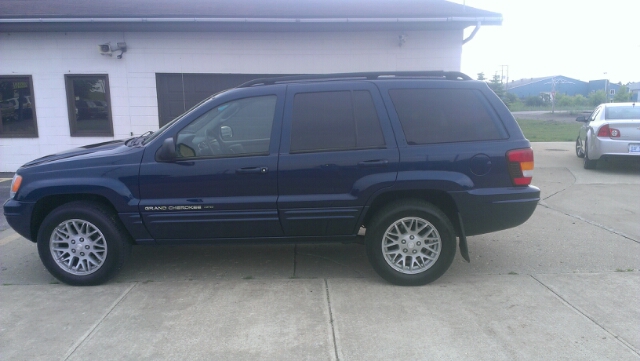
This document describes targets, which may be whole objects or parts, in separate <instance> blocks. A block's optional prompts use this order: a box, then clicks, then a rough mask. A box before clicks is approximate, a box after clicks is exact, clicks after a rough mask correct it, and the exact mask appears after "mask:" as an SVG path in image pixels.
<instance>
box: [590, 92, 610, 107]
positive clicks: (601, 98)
mask: <svg viewBox="0 0 640 361" xmlns="http://www.w3.org/2000/svg"><path fill="white" fill-rule="evenodd" d="M588 99H589V104H590V105H593V106H594V107H597V106H598V105H600V104H602V103H606V102H607V93H605V92H604V90H598V91H595V92H592V93H589V97H588Z"/></svg>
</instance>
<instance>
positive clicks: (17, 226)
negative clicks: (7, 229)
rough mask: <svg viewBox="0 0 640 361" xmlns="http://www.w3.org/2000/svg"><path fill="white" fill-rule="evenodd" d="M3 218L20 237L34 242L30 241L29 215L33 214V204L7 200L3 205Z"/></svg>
mask: <svg viewBox="0 0 640 361" xmlns="http://www.w3.org/2000/svg"><path fill="white" fill-rule="evenodd" d="M3 208H4V217H5V218H6V219H7V223H9V225H10V226H11V228H13V229H14V230H15V231H16V232H18V233H19V234H20V235H21V236H22V237H24V238H26V239H28V240H30V241H32V242H35V240H34V239H31V238H32V237H31V213H32V212H33V203H23V202H18V201H15V200H13V199H9V200H7V201H6V202H5V203H4V207H3Z"/></svg>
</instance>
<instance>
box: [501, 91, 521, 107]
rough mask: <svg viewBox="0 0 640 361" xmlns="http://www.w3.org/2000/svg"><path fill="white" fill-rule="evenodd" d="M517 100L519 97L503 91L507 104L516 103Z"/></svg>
mask: <svg viewBox="0 0 640 361" xmlns="http://www.w3.org/2000/svg"><path fill="white" fill-rule="evenodd" d="M519 101H520V99H519V98H518V96H517V95H515V94H513V93H505V95H504V102H505V104H507V105H509V104H513V103H517V102H519Z"/></svg>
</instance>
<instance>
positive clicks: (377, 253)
mask: <svg viewBox="0 0 640 361" xmlns="http://www.w3.org/2000/svg"><path fill="white" fill-rule="evenodd" d="M411 220H417V221H416V223H414V224H416V225H420V224H423V225H424V226H425V230H426V231H428V232H426V233H420V232H417V233H415V232H414V230H410V229H408V228H406V227H405V226H406V225H409V227H412V226H411V224H412V223H410V222H411ZM419 220H422V221H424V222H426V223H421V222H420V221H419ZM394 225H399V227H397V228H395V227H394V228H395V229H396V230H398V229H399V228H402V227H405V228H404V231H405V234H404V235H401V236H398V237H395V235H392V234H391V233H393V232H395V231H394V230H393V229H392V227H393V226H394ZM432 229H433V230H435V233H434V232H432V231H431V230H432ZM387 232H391V233H389V234H390V235H392V236H393V237H394V238H396V239H397V240H398V243H397V244H395V243H394V242H391V237H385V234H387ZM401 232H402V231H401ZM411 233H413V234H415V238H411V239H408V238H409V237H412V236H413V235H412V234H411ZM428 235H432V236H439V240H440V241H439V244H438V243H437V242H436V243H433V244H432V247H433V249H436V251H437V252H439V254H436V252H433V249H432V248H427V247H426V245H424V244H421V242H420V240H423V239H424V238H422V237H426V236H428ZM405 237H406V238H407V239H404V238H405ZM389 242H391V243H393V244H389ZM401 242H405V243H404V245H401ZM365 245H366V248H367V256H368V257H369V262H370V263H371V265H372V266H373V269H374V270H375V271H376V272H377V273H378V274H379V275H380V276H381V277H382V278H384V279H385V280H387V281H389V282H390V283H393V284H396V285H402V286H421V285H426V284H428V283H431V282H433V281H435V280H437V279H438V278H439V277H440V276H442V275H443V274H444V273H445V272H446V271H447V269H449V266H451V263H452V262H453V258H454V257H455V254H456V235H455V231H454V229H453V226H452V225H451V222H450V221H449V218H447V216H446V215H445V214H444V213H443V212H442V211H441V210H440V209H438V208H437V207H436V206H434V205H433V204H431V203H427V202H424V201H421V200H403V201H398V202H395V203H392V204H390V205H388V206H386V207H384V208H383V209H381V210H380V211H379V212H378V213H376V215H375V216H374V217H373V219H372V220H371V222H370V223H369V227H367V233H366V235H365ZM396 246H397V247H398V248H397V253H396V254H395V256H392V255H389V261H387V257H385V255H384V254H383V247H386V249H387V250H389V251H390V252H396V248H395V247H396ZM405 247H406V248H405ZM419 247H422V248H420V249H418V248H419ZM416 251H417V252H416ZM412 254H415V256H412ZM418 256H420V257H423V258H427V257H429V256H430V257H434V258H435V259H434V260H428V261H426V262H428V264H427V263H424V262H423V263H420V261H416V260H415V259H414V258H410V257H418ZM390 258H393V260H391V259H390ZM409 260H410V261H411V262H413V264H416V265H417V266H418V269H417V270H409V269H406V267H404V264H405V263H406V262H407V261H409ZM394 261H396V263H395V265H394V266H392V265H391V263H393V262H394ZM423 261H424V260H423ZM397 262H402V266H401V265H399V264H398V263H397ZM416 262H417V263H416ZM397 268H403V270H399V269H397ZM411 272H414V273H411Z"/></svg>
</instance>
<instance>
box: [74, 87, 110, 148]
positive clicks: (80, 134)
mask: <svg viewBox="0 0 640 361" xmlns="http://www.w3.org/2000/svg"><path fill="white" fill-rule="evenodd" d="M96 77H104V87H105V92H104V93H105V101H106V102H107V121H108V122H109V130H108V131H94V130H91V131H83V130H78V129H77V125H78V120H77V119H76V117H75V115H76V112H75V98H76V96H75V93H74V90H73V80H76V79H83V78H96ZM64 84H65V92H66V96H67V115H68V118H69V133H70V135H71V136H72V137H113V136H114V132H113V119H112V116H111V89H110V88H109V74H65V75H64Z"/></svg>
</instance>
